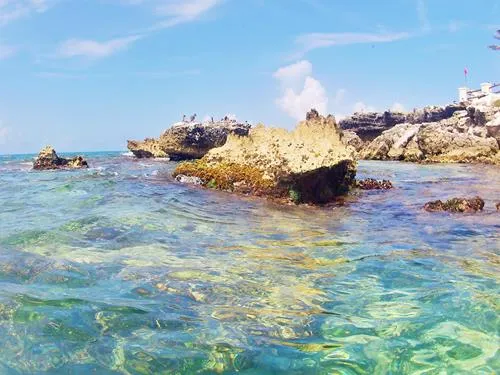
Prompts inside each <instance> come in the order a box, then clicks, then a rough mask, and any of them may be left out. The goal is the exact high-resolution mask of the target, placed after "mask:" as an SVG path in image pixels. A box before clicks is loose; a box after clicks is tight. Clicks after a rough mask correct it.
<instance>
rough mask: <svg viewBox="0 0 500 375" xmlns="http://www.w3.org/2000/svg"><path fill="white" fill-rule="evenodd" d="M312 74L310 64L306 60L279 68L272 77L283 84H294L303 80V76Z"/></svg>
mask: <svg viewBox="0 0 500 375" xmlns="http://www.w3.org/2000/svg"><path fill="white" fill-rule="evenodd" d="M311 74H312V64H311V63H310V62H309V61H307V60H302V61H299V62H296V63H295V64H291V65H287V66H284V67H282V68H279V69H278V70H277V71H276V72H275V73H274V74H273V77H274V78H276V79H277V80H278V81H280V82H281V83H282V84H284V85H290V84H295V83H297V82H300V81H303V80H304V78H305V77H307V76H309V75H311Z"/></svg>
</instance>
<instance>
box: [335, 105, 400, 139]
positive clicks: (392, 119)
mask: <svg viewBox="0 0 500 375" xmlns="http://www.w3.org/2000/svg"><path fill="white" fill-rule="evenodd" d="M403 122H406V115H405V114H404V113H399V112H391V111H386V112H383V113H377V112H368V113H358V112H357V113H354V114H353V115H351V116H349V117H346V118H344V119H343V120H340V122H339V125H340V127H341V128H342V129H343V130H352V131H354V132H355V133H356V134H357V135H358V136H359V137H360V138H361V139H362V140H363V141H371V140H373V139H374V138H376V137H377V136H379V135H380V134H381V133H382V132H383V131H384V130H387V129H390V128H392V127H393V126H394V125H397V124H401V123H403Z"/></svg>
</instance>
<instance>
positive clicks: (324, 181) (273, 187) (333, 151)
mask: <svg viewBox="0 0 500 375" xmlns="http://www.w3.org/2000/svg"><path fill="white" fill-rule="evenodd" d="M306 118H307V120H306V121H303V122H301V123H299V125H298V126H297V127H296V129H295V130H293V131H287V130H285V129H276V128H267V127H264V125H258V126H257V127H255V128H253V129H252V130H251V131H250V132H249V134H248V136H241V135H237V134H230V135H229V136H228V139H227V142H226V143H225V144H224V145H223V146H222V147H219V148H214V149H212V150H210V151H209V152H208V153H207V154H206V155H205V156H204V157H203V158H202V159H200V160H197V161H194V162H184V163H180V164H179V165H178V167H177V168H176V170H175V172H174V177H177V176H180V175H182V176H188V177H198V178H199V179H200V181H201V183H202V185H203V186H206V187H209V188H216V189H220V190H227V191H232V192H238V193H243V194H251V195H257V196H265V197H269V198H275V199H280V200H284V201H292V202H294V203H312V204H323V203H328V202H330V201H332V200H334V199H335V198H336V197H337V196H339V195H342V194H345V193H347V191H348V190H349V188H350V187H351V186H352V185H353V183H354V178H355V174H356V167H355V162H354V157H353V152H354V150H353V148H351V147H347V146H346V145H345V144H344V143H343V141H342V132H341V130H340V129H339V128H338V126H337V124H336V122H335V119H334V118H333V116H328V117H323V116H320V115H319V114H318V112H317V111H315V110H312V111H311V112H309V113H308V114H307V116H306ZM183 178H184V177H183Z"/></svg>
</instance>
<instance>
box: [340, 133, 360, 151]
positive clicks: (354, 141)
mask: <svg viewBox="0 0 500 375" xmlns="http://www.w3.org/2000/svg"><path fill="white" fill-rule="evenodd" d="M342 133H343V136H342V140H343V141H344V143H345V144H346V145H348V146H352V147H354V149H355V150H356V152H359V151H361V150H362V149H363V147H364V146H365V142H363V141H362V140H361V138H360V137H359V136H358V135H357V134H356V133H355V132H353V131H351V130H344V131H343V132H342Z"/></svg>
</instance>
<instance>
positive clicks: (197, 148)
mask: <svg viewBox="0 0 500 375" xmlns="http://www.w3.org/2000/svg"><path fill="white" fill-rule="evenodd" d="M249 130H250V125H249V124H242V123H239V122H236V121H234V120H229V119H227V118H226V119H223V120H221V121H218V122H205V123H198V122H180V123H176V124H174V125H173V126H172V127H171V128H169V129H167V130H166V131H165V132H164V133H163V134H162V135H161V136H160V137H159V138H158V139H152V138H147V139H145V140H144V141H128V149H129V150H130V151H131V152H132V153H133V154H134V155H135V156H136V157H138V158H150V157H169V158H170V159H171V160H185V159H198V158H201V157H203V156H204V155H205V154H206V153H207V152H208V151H209V150H210V149H212V148H215V147H220V146H222V145H223V144H224V143H226V139H227V136H228V135H229V134H237V135H241V136H243V135H248V131H249Z"/></svg>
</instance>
